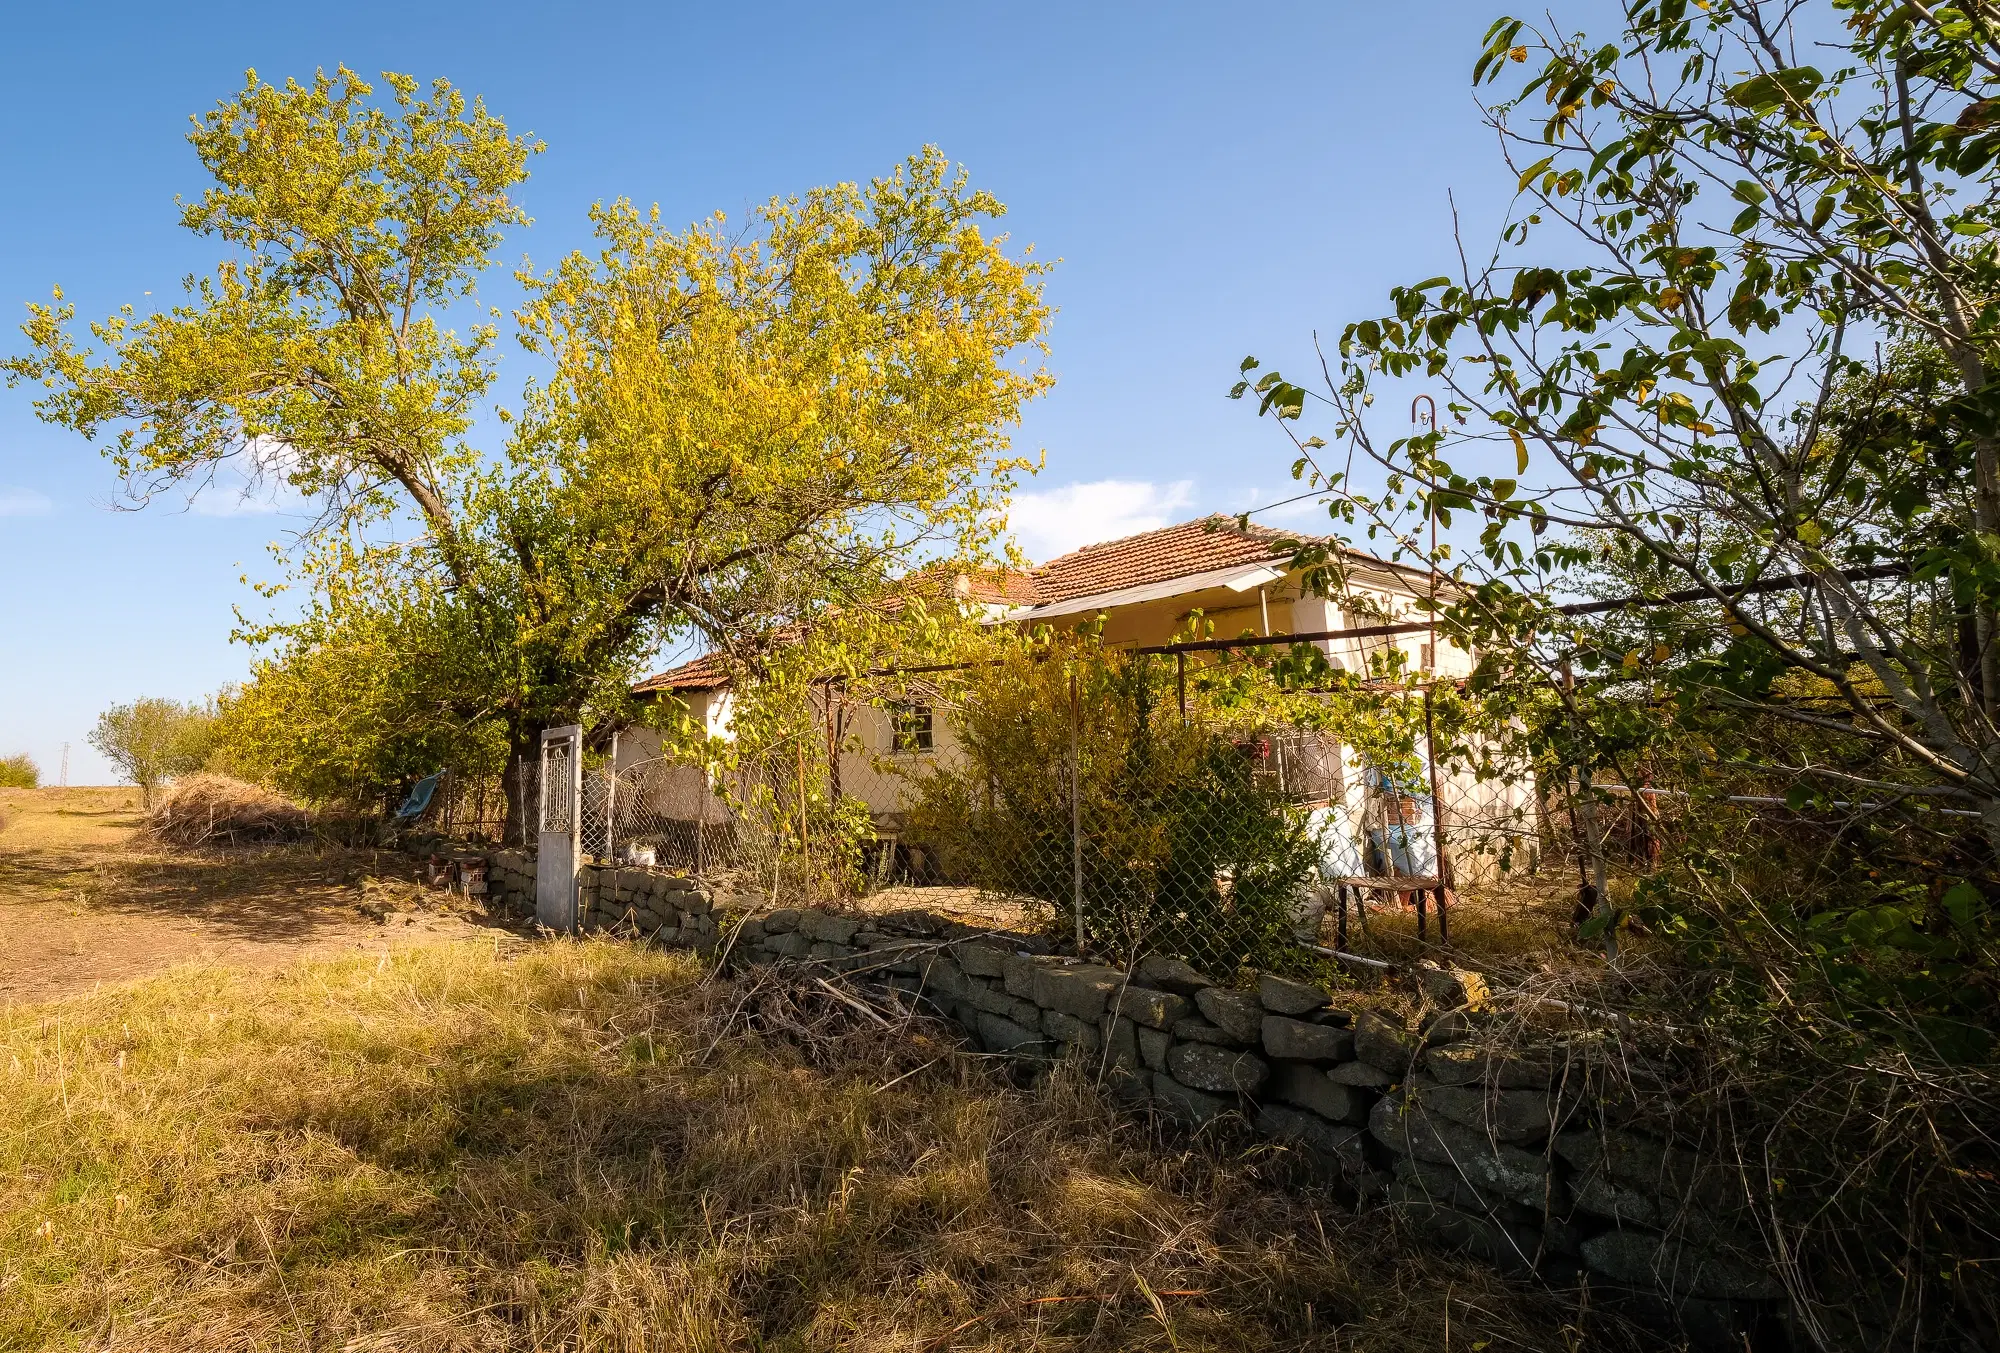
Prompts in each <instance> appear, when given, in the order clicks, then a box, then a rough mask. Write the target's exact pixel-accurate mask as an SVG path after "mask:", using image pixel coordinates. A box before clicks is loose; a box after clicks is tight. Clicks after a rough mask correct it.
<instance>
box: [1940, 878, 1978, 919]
mask: <svg viewBox="0 0 2000 1353" xmlns="http://www.w3.org/2000/svg"><path fill="white" fill-rule="evenodd" d="M1979 902H1980V897H1979V889H1977V888H1975V887H1973V886H1972V885H1971V884H1970V883H1954V884H1952V885H1951V887H1949V888H1947V889H1946V890H1945V894H1944V911H1945V915H1947V916H1949V917H1951V919H1952V923H1953V924H1955V925H1957V926H1958V927H1959V928H1960V929H1961V930H1970V929H1971V928H1972V915H1973V912H1974V911H1976V910H1977V909H1978V907H1979Z"/></svg>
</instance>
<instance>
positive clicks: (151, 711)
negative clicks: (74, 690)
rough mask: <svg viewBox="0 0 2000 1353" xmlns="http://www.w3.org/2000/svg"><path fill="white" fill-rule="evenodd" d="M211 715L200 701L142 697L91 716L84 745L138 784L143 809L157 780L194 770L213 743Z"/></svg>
mask: <svg viewBox="0 0 2000 1353" xmlns="http://www.w3.org/2000/svg"><path fill="white" fill-rule="evenodd" d="M214 724H215V716H214V714H213V713H212V712H211V711H210V710H208V709H207V708H205V707H204V706H201V705H194V704H186V705H184V704H182V703H181V702H180V701H178V700H159V699H153V698H142V699H138V700H134V701H133V702H132V703H131V704H129V705H113V706H112V707H111V708H110V709H107V710H105V711H104V713H102V714H100V715H98V716H97V726H96V727H95V728H93V729H91V731H90V745H91V746H93V747H95V748H96V749H97V750H98V751H100V752H102V753H103V754H104V756H105V757H106V759H108V760H109V761H110V762H111V764H112V765H114V766H116V767H118V769H119V771H120V772H121V773H123V774H124V776H125V778H126V779H128V780H130V781H131V782H132V783H133V784H135V785H137V786H139V789H140V791H141V793H142V794H143V795H144V800H145V804H146V806H147V807H148V808H151V807H152V806H153V790H154V789H155V788H156V787H158V785H159V784H160V782H161V781H162V780H167V779H171V778H172V777H173V776H176V775H186V774H188V773H190V772H192V771H197V770H200V769H201V768H202V767H203V766H205V765H206V764H207V763H208V758H209V754H210V752H211V751H212V750H213V748H214Z"/></svg>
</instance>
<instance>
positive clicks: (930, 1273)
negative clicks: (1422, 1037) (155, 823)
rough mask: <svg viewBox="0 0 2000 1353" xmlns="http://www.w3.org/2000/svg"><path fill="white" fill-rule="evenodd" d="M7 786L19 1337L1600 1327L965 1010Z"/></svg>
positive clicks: (448, 1340) (10, 1323) (245, 1343)
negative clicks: (471, 899)
mask: <svg viewBox="0 0 2000 1353" xmlns="http://www.w3.org/2000/svg"><path fill="white" fill-rule="evenodd" d="M4 807H5V811H6V812H7V813H8V816H9V818H10V819H11V821H10V824H9V825H8V826H7V827H6V828H5V829H4V833H0V921H3V922H4V923H5V924H6V925H7V926H8V927H9V933H10V935H12V936H13V937H14V938H15V940H16V942H15V943H14V944H12V945H10V947H9V950H8V952H7V954H6V956H5V958H4V960H0V982H4V983H5V986H4V987H0V990H4V991H5V992H6V996H7V1003H6V1004H4V1005H0V1350H15V1349H21V1350H26V1349H86V1348H87V1349H143V1350H150V1349H162V1350H167V1349H171V1350H210V1349H231V1350H235V1349H252V1348H255V1349H302V1350H303V1349H342V1350H355V1351H357V1353H358V1351H359V1350H389V1349H396V1350H401V1349H412V1350H414V1349H424V1350H431V1349H447V1350H450V1349H473V1348H479V1349H486V1348H516V1349H523V1350H528V1349H534V1350H542V1349H566V1350H570V1349H573V1350H584V1349H619V1350H626V1349H663V1350H666V1349H672V1350H683V1349H693V1350H701V1349H716V1350H721V1349H732V1350H734V1349H743V1350H777V1349H797V1350H807V1349H857V1350H876V1349H880V1350H885V1351H886V1350H897V1351H898V1353H945V1350H968V1349H991V1350H998V1349H1010V1350H1011V1349H1065V1350H1068V1349H1079V1350H1081V1349H1102V1350H1114V1349H1151V1348H1157V1349H1178V1350H1194V1349H1326V1350H1334V1349H1341V1350H1347V1349H1384V1350H1387V1349H1419V1348H1421V1349H1427V1350H1449V1349H1463V1350H1473V1349H1479V1348H1492V1349H1495V1350H1498V1349H1507V1348H1531V1349H1538V1350H1539V1349H1555V1348H1581V1347H1585V1346H1596V1345H1588V1344H1587V1341H1586V1340H1585V1339H1584V1337H1583V1335H1582V1334H1581V1333H1580V1332H1579V1331H1578V1330H1577V1329H1576V1328H1574V1324H1573V1322H1575V1321H1577V1320H1578V1319H1580V1317H1579V1316H1578V1313H1577V1312H1576V1311H1575V1309H1574V1308H1573V1306H1568V1305H1566V1304H1565V1303H1563V1302H1562V1301H1560V1300H1559V1299H1556V1298H1553V1297H1546V1296H1542V1295H1539V1294H1536V1293H1533V1292H1530V1291H1528V1290H1526V1289H1523V1288H1518V1287H1512V1286H1509V1285H1508V1284H1507V1283H1506V1282H1504V1281H1503V1280H1502V1279H1500V1278H1498V1277H1496V1276H1494V1275H1493V1274H1492V1273H1490V1272H1488V1271H1485V1270H1483V1269H1482V1268H1481V1267H1479V1266H1478V1265H1475V1264H1473V1263H1471V1262H1460V1261H1457V1260H1454V1259H1450V1258H1445V1257H1440V1256H1438V1255H1436V1254H1433V1253H1429V1252H1426V1251H1425V1250H1423V1249H1422V1248H1421V1247H1418V1246H1415V1245H1413V1244H1406V1243H1405V1241H1404V1239H1403V1238H1402V1237H1401V1236H1400V1235H1399V1234H1398V1233H1397V1231H1396V1229H1395V1226H1394V1224H1393V1223H1392V1222H1390V1221H1389V1220H1387V1219H1386V1218H1385V1217H1384V1216H1383V1215H1382V1214H1379V1213H1377V1214H1373V1215H1370V1216H1367V1217H1364V1218H1357V1217H1355V1216H1353V1215H1352V1214H1351V1213H1350V1212H1349V1211H1348V1210H1347V1208H1346V1207H1344V1206H1343V1205H1342V1204H1340V1203H1339V1202H1338V1201H1337V1200H1335V1199H1333V1198H1331V1197H1329V1196H1327V1195H1326V1194H1324V1193H1322V1192H1320V1191H1318V1190H1317V1189H1316V1188H1315V1187H1313V1186H1312V1185H1311V1183H1310V1180H1309V1179H1308V1176H1307V1174H1306V1171H1305V1168H1304V1166H1303V1165H1302V1163H1301V1162H1299V1161H1297V1160H1296V1159H1294V1158H1293V1157H1292V1156H1290V1155H1289V1154H1288V1153H1287V1152H1285V1151H1283V1150H1282V1149H1279V1148H1275V1147H1272V1146H1270V1145H1268V1144H1266V1145H1263V1146H1261V1147H1252V1148H1251V1154H1249V1155H1243V1154H1240V1153H1241V1152H1242V1150H1243V1148H1244V1146H1245V1143H1244V1142H1241V1141H1236V1140H1230V1139H1227V1138H1222V1139H1206V1138H1204V1139H1197V1140H1195V1141H1192V1142H1190V1141H1187V1140H1186V1139H1184V1138H1181V1137H1179V1136H1177V1135H1175V1134H1174V1133H1173V1132H1171V1131H1169V1130H1167V1129H1165V1128H1164V1127H1163V1126H1162V1125H1159V1124H1154V1125H1153V1126H1152V1127H1151V1128H1148V1127H1147V1125H1146V1124H1145V1123H1143V1122H1141V1123H1134V1122H1131V1121H1125V1120H1120V1119H1119V1118H1118V1116H1117V1115H1116V1114H1115V1113H1114V1111H1113V1110H1112V1109H1110V1108H1109V1107H1108V1106H1107V1105H1105V1104H1104V1103H1103V1102H1102V1101H1101V1100H1100V1099H1099V1097H1098V1096H1097V1094H1096V1092H1095V1091H1094V1090H1092V1089H1091V1088H1090V1087H1088V1086H1086V1085H1084V1084H1082V1083H1080V1082H1079V1081H1077V1080H1075V1079H1073V1078H1071V1077H1070V1076H1069V1074H1068V1073H1060V1074H1058V1075H1056V1076H1054V1077H1051V1078H1048V1079H1046V1080H1045V1081H1044V1082H1043V1083H1042V1084H1040V1085H1039V1086H1037V1087H1035V1088H1033V1089H1021V1088H1017V1087H1016V1086H1015V1085H1013V1084H1012V1083H1010V1082H1009V1081H1008V1079H1007V1078H1006V1076H1005V1075H1004V1074H1003V1073H1002V1071H1001V1070H1000V1069H999V1068H998V1067H996V1066H995V1065H994V1064H992V1063H990V1062H988V1061H987V1060H985V1059H982V1058H979V1057H977V1056H974V1055H971V1054H968V1053H965V1052H963V1051H962V1050H960V1048H959V1047H958V1045H957V1043H956V1041H955V1039H954V1038H953V1037H952V1035H951V1034H950V1031H949V1030H948V1029H946V1028H944V1027H943V1026H938V1027H937V1028H935V1029H931V1030H929V1031H927V1032H925V1033H922V1034H920V1035H918V1036H916V1037H911V1036H910V1035H909V1033H908V1031H901V1032H899V1033H897V1034H895V1035H893V1036H892V1035H890V1034H888V1033H884V1032H882V1031H878V1030H873V1029H872V1028H864V1027H858V1026H854V1025H852V1024H849V1025H847V1026H845V1027H839V1026H838V1015H839V1013H840V1008H838V1007H834V1006H831V1005H829V1006H828V1007H827V1008H828V1009H829V1010H830V1011H832V1012H833V1014H834V1017H835V1026H836V1027H833V1028H830V1029H829V1030H828V1031H827V1032H826V1035H825V1036H824V1037H821V1038H817V1039H814V1040H812V1041H810V1042H809V1043H807V1044H803V1045H802V1044H800V1043H799V1042H797V1041H796V1040H790V1039H787V1038H783V1037H778V1036H775V1035H770V1034H764V1033H758V1032H755V1031H754V1030H752V1029H749V1028H747V1027H746V1026H745V1024H744V1022H743V1020H742V1019H741V1018H740V1015H741V1013H742V1012H741V1010H740V1009H739V1008H738V1007H739V1005H740V1001H739V997H740V995H741V994H742V992H743V991H744V990H745V989H744V988H743V987H740V986H736V985H732V984H731V983H728V982H720V981H715V980H711V979H709V978H707V977H706V975H705V974H704V973H703V972H702V970H701V969H700V967H699V966H698V964H697V961H696V960H695V959H694V958H693V957H691V956H689V955H685V954H667V953H661V952H658V951H649V950H644V949H639V948H636V947H632V946H628V945H624V944H621V943H617V942H612V941H602V940H600V941H587V942H573V941H554V942H544V943H534V942H530V941H528V940H526V939H524V938H523V937H521V936H519V935H517V934H514V933H512V932H510V931H508V930H507V929H505V928H504V927H500V926H490V925H487V924H486V923H485V921H484V918H483V917H481V916H479V915H477V914H476V913H466V912H454V911H449V910H443V911H441V910H436V909H434V906H433V904H434V903H435V902H436V900H437V898H438V895H437V894H433V893H428V892H425V891H423V890H420V889H416V888H414V887H412V886H410V885H409V884H408V883H407V882H405V881H404V880H403V878H402V874H403V873H404V872H406V869H407V866H406V865H405V864H404V863H403V862H401V861H399V860H397V859H395V858H394V857H388V856H385V857H383V858H381V859H379V860H374V859H370V858H369V857H368V856H366V855H363V854H356V853H353V852H334V851H316V850H309V849H288V850H271V851H263V852H256V853H241V854H236V855H226V854H215V855H209V856H177V855H173V854H169V853H164V852H159V851H155V850H152V849H149V848H147V847H146V846H145V845H144V844H143V842H142V841H141V840H137V839H135V838H134V830H135V826H136V820H137V814H136V804H135V800H134V796H133V795H132V794H131V793H130V792H129V791H123V790H70V791H66V792H61V791H58V792H51V791H41V792H39V793H17V794H12V795H9V796H8V798H7V800H6V802H5V805H4ZM363 908H368V909H369V910H368V911H364V910H363ZM375 916H380V917H381V918H382V919H381V921H378V920H376V919H374V917H375ZM52 998H53V999H52Z"/></svg>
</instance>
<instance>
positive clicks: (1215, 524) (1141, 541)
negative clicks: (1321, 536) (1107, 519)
mask: <svg viewBox="0 0 2000 1353" xmlns="http://www.w3.org/2000/svg"><path fill="white" fill-rule="evenodd" d="M1312 539H1314V537H1312V536H1302V535H1299V534H1298V533H1296V532H1287V531H1274V530H1272V529H1271V528H1270V527H1268V526H1258V525H1256V524H1255V523H1252V524H1251V525H1250V526H1249V527H1247V528H1245V527H1242V526H1239V525H1237V523H1236V519H1235V518H1234V517H1222V516H1215V517H1203V518H1201V519H1200V520H1198V521H1184V522H1182V523H1181V524H1180V525H1178V526H1163V527H1161V528H1160V529H1159V530H1157V531H1142V532H1140V533H1139V534H1138V535H1136V536H1126V537H1125V538H1124V539H1122V540H1107V541H1105V542H1103V543H1102V544H1098V545H1085V546H1084V547H1083V548H1082V549H1080V550H1071V551H1070V552H1069V553H1068V554H1061V555H1057V556H1056V557H1055V558H1054V559H1051V560H1049V562H1048V563H1046V564H1043V565H1042V566H1041V567H1040V568H1038V569H1035V570H1034V571H1033V572H1032V573H1031V574H1030V575H1029V577H1030V578H1032V579H1033V581H1034V586H1035V601H1036V603H1038V604H1042V605H1046V604H1048V603H1049V602H1056V601H1068V600H1070V599H1071V598H1072V597H1089V596H1095V595H1097V594H1098V593H1100V592H1116V591H1119V590H1121V589H1123V588H1127V587H1144V586H1146V585H1148V584H1151V583H1160V582H1166V581H1168V580H1169V579H1172V578H1185V577H1187V576H1189V575H1190V574H1195V573H1207V572H1208V571H1210V570H1211V569H1218V568H1229V567H1232V566H1233V565H1237V564H1242V565H1246V566H1247V565H1250V564H1263V563H1272V562H1276V561H1279V560H1284V559H1288V558H1290V555H1291V551H1289V550H1284V549H1280V548H1279V547H1278V542H1279V541H1283V540H1312Z"/></svg>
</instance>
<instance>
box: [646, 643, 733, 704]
mask: <svg viewBox="0 0 2000 1353" xmlns="http://www.w3.org/2000/svg"><path fill="white" fill-rule="evenodd" d="M728 685H729V669H728V667H726V666H725V665H724V664H723V661H722V655H721V654H720V653H704V654H702V655H701V656H700V657H699V658H695V659H693V660H692V661H689V662H684V663H682V664H681V665H680V666H678V667H669V668H668V669H667V670H666V671H664V672H661V673H659V674H658V675H657V676H649V677H647V678H646V679H645V680H644V681H641V682H639V683H638V684H637V685H635V686H633V687H632V694H634V695H652V694H655V693H657V692H660V691H719V690H723V689H724V688H726V687H727V686H728Z"/></svg>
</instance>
